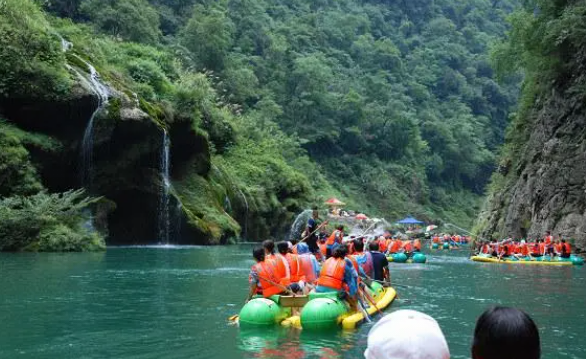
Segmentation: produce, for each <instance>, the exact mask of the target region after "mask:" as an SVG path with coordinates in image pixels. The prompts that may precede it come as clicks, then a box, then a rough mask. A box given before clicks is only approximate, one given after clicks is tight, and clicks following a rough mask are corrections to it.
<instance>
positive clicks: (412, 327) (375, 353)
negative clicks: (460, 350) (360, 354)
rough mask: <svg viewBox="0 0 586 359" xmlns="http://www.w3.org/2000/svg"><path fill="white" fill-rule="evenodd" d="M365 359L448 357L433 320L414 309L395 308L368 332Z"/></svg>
mask: <svg viewBox="0 0 586 359" xmlns="http://www.w3.org/2000/svg"><path fill="white" fill-rule="evenodd" d="M364 357H365V358H366V359H449V358H450V350H449V348H448V344H447V343H446V339H445V337H444V334H443V333H442V330H441V329H440V327H439V325H438V324H437V322H436V321H435V320H434V319H433V318H432V317H430V316H429V315H427V314H423V313H421V312H417V311H415V310H398V311H396V312H393V313H391V314H389V315H386V316H384V317H383V318H382V319H381V320H379V321H378V322H377V323H376V324H375V325H374V326H373V327H372V329H370V332H369V333H368V347H367V349H366V351H365V352H364Z"/></svg>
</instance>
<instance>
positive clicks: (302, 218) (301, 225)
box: [289, 209, 313, 239]
mask: <svg viewBox="0 0 586 359" xmlns="http://www.w3.org/2000/svg"><path fill="white" fill-rule="evenodd" d="M312 213H313V211H312V210H311V209H306V210H304V211H303V212H301V213H299V215H297V218H295V221H293V224H292V225H291V230H289V239H301V234H302V233H303V231H304V230H305V227H306V224H307V221H309V218H310V217H311V214H312Z"/></svg>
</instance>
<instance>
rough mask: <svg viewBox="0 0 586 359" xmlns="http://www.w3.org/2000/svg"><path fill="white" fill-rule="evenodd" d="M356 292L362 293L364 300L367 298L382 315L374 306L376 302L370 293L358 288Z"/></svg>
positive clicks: (378, 310)
mask: <svg viewBox="0 0 586 359" xmlns="http://www.w3.org/2000/svg"><path fill="white" fill-rule="evenodd" d="M358 292H359V293H362V296H364V297H365V298H366V300H368V301H369V302H370V304H371V305H372V306H373V307H374V308H375V309H376V311H377V312H378V313H379V314H380V315H384V314H383V312H382V311H381V310H380V309H379V308H378V307H377V306H376V303H375V302H374V299H372V297H371V296H370V294H368V293H366V291H365V290H363V289H361V288H358Z"/></svg>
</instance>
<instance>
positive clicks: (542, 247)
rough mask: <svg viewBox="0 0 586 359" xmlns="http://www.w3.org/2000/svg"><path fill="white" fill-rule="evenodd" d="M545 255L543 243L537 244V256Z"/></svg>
mask: <svg viewBox="0 0 586 359" xmlns="http://www.w3.org/2000/svg"><path fill="white" fill-rule="evenodd" d="M543 253H545V243H543V242H541V243H539V254H543Z"/></svg>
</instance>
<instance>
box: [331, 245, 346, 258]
mask: <svg viewBox="0 0 586 359" xmlns="http://www.w3.org/2000/svg"><path fill="white" fill-rule="evenodd" d="M347 254H348V248H346V246H338V247H336V249H334V251H333V252H332V257H334V258H344V257H346V255H347Z"/></svg>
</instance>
